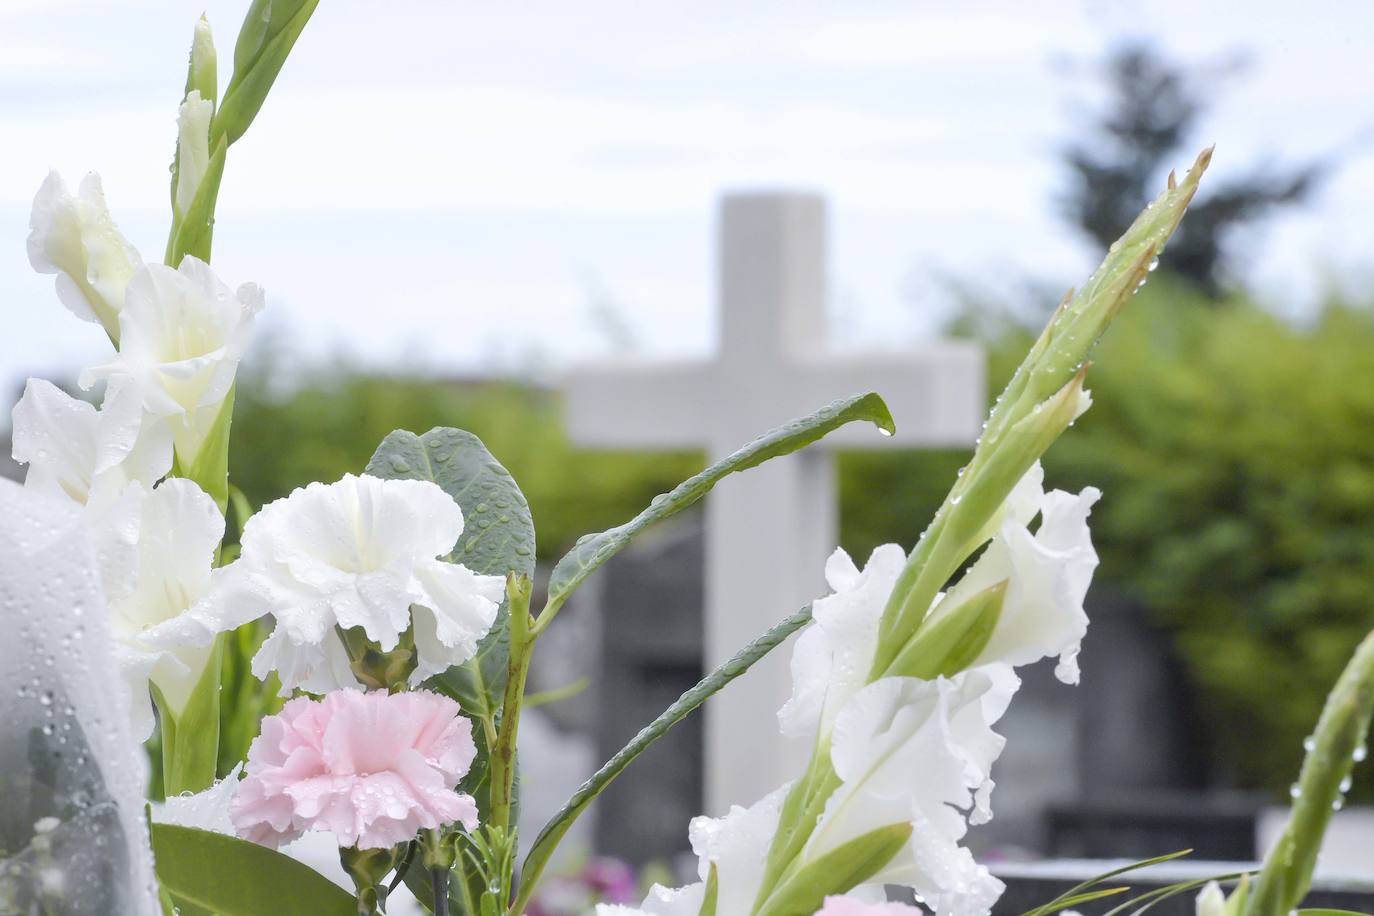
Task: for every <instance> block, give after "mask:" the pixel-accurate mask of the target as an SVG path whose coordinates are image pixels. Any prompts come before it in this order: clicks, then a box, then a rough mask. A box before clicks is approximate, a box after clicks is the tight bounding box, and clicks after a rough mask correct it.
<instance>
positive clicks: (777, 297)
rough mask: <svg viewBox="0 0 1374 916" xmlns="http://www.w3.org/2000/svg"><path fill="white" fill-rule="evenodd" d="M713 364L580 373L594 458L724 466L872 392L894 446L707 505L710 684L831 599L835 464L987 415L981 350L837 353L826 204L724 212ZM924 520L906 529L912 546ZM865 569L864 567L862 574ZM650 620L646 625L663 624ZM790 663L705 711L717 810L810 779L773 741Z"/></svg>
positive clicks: (576, 437) (806, 455) (583, 429)
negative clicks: (782, 625)
mask: <svg viewBox="0 0 1374 916" xmlns="http://www.w3.org/2000/svg"><path fill="white" fill-rule="evenodd" d="M718 232H719V242H718V246H719V247H718V248H717V252H716V254H717V259H718V260H717V267H718V276H719V290H718V296H719V310H720V343H719V355H718V356H717V357H716V358H714V359H711V360H706V361H683V362H676V363H663V362H658V363H654V364H647V363H643V362H640V363H638V364H636V363H634V362H621V363H617V364H615V365H601V366H596V367H585V368H582V369H578V370H576V371H574V372H573V373H571V376H570V378H569V379H568V388H567V411H568V414H567V418H568V429H569V431H570V435H571V437H572V439H573V441H574V442H575V443H577V444H578V445H581V446H584V447H590V448H599V449H662V450H667V449H684V450H685V449H701V448H704V449H705V450H706V453H707V457H708V460H715V459H717V458H721V457H724V456H725V455H727V454H729V453H730V452H732V451H734V450H735V449H736V448H738V447H740V446H741V445H744V444H745V443H747V442H748V441H750V440H751V439H753V438H754V437H755V436H758V435H760V434H761V433H763V432H765V431H767V430H768V429H771V428H772V427H774V426H777V425H779V424H781V423H784V422H786V421H787V420H790V419H793V418H795V417H799V416H803V415H805V414H808V413H811V412H812V411H815V410H817V409H819V408H820V407H823V406H824V405H826V404H828V403H829V402H831V401H833V400H835V399H836V398H839V397H844V396H847V395H852V394H857V393H860V392H864V391H877V392H878V393H879V394H881V395H882V396H883V398H884V399H885V400H886V401H887V403H888V405H889V407H891V409H892V413H893V416H894V418H895V420H896V422H897V435H896V436H895V437H892V438H887V437H884V436H881V435H879V434H878V431H877V430H876V429H874V428H873V427H872V426H870V425H868V424H859V423H855V424H851V425H849V426H845V427H843V428H841V429H840V430H837V431H836V432H833V433H831V434H830V435H829V436H828V437H826V438H825V439H824V440H822V441H821V442H819V443H816V444H814V445H812V446H810V447H809V448H807V449H806V450H805V451H804V452H801V453H796V454H793V455H789V456H787V457H785V458H775V459H773V460H772V461H769V462H767V463H766V464H764V465H762V466H761V467H758V468H754V469H752V470H749V471H746V472H744V473H742V474H736V475H731V476H730V477H727V478H726V479H725V480H723V481H721V482H720V483H719V484H718V485H717V486H716V488H715V490H714V491H713V492H712V494H711V495H710V496H709V497H708V498H707V500H706V559H705V567H706V568H705V575H706V589H705V594H706V608H705V614H706V617H705V646H706V658H705V659H704V662H705V667H706V670H710V669H711V668H712V667H714V666H716V665H717V664H719V663H721V662H722V661H724V660H726V659H728V658H729V657H730V656H731V655H733V654H734V653H735V652H736V651H737V650H738V649H739V648H740V647H741V646H743V645H744V644H745V643H747V642H748V641H750V640H752V639H754V638H755V637H756V636H758V635H760V634H761V633H763V632H764V631H766V630H767V629H768V628H769V627H771V626H772V625H773V624H775V623H777V622H778V621H779V620H781V619H782V618H783V617H785V616H787V615H788V614H791V613H792V612H794V611H795V610H797V608H799V607H801V606H803V605H804V604H806V603H807V602H808V601H810V600H812V599H813V598H816V597H818V596H820V595H822V594H824V593H825V591H826V589H825V582H824V567H825V561H826V557H827V556H828V555H829V554H830V553H831V551H833V550H834V549H835V545H836V541H837V524H836V522H837V512H838V499H837V493H836V481H835V470H834V462H833V460H832V457H831V455H830V450H832V449H835V448H876V447H887V448H894V447H895V448H908V449H910V448H919V447H938V446H959V445H967V444H970V443H972V442H973V441H974V439H975V438H976V436H977V434H978V429H979V423H980V421H981V419H982V416H983V414H984V410H985V407H986V404H985V401H984V394H983V390H984V383H983V357H982V352H981V351H980V350H979V349H978V348H977V347H976V346H974V345H972V344H969V343H962V342H952V341H935V342H931V343H927V344H925V345H923V346H920V347H918V348H914V349H908V350H889V351H879V352H869V353H845V354H839V353H832V352H829V351H828V349H827V345H826V300H827V287H826V266H825V261H826V205H825V201H824V199H823V198H821V197H820V196H818V195H814V194H800V193H743V194H729V195H726V196H725V197H724V199H723V200H722V202H721V204H720V209H719V223H718ZM926 521H928V520H927V519H919V518H913V519H911V535H912V536H913V537H914V536H915V535H916V533H917V532H918V531H919V530H920V528H921V526H923V525H924V524H925V523H926ZM865 559H866V558H865V557H856V558H855V560H856V562H858V563H859V564H860V565H862V563H863V562H864V560H865ZM653 610H654V609H653V608H644V609H643V611H644V613H653ZM789 655H790V652H789V651H787V650H786V649H785V648H779V649H778V650H775V651H774V652H773V653H771V654H770V655H769V656H768V657H767V658H765V659H764V660H763V661H761V662H760V663H758V664H756V665H755V666H754V668H753V669H751V670H750V671H749V672H748V673H747V674H746V675H745V676H744V677H742V678H740V679H739V680H738V681H736V682H735V683H733V684H731V685H730V686H729V687H727V688H726V689H725V690H724V691H723V692H722V693H720V694H719V695H717V696H716V697H715V698H714V699H713V700H711V701H710V702H708V703H707V704H706V710H705V711H706V749H705V750H706V755H705V760H706V774H705V787H706V799H705V801H706V812H707V813H708V814H713V815H718V814H722V813H724V812H725V811H726V810H727V809H728V807H729V805H731V804H742V805H747V804H751V803H753V802H754V801H755V800H756V799H758V798H759V797H760V796H762V795H763V794H765V793H766V792H768V791H770V790H772V789H774V788H776V787H777V786H778V785H780V784H781V783H782V782H784V781H785V780H787V779H792V778H795V777H797V776H799V775H800V774H801V768H802V766H803V765H804V763H805V759H806V754H807V753H808V751H809V748H808V747H805V746H797V745H802V744H804V742H795V741H789V740H787V739H784V738H782V737H781V736H780V735H779V734H778V729H777V720H776V718H775V717H776V713H777V710H778V707H779V706H781V705H782V703H783V702H784V701H785V700H786V698H787V696H788V695H789V693H790V689H791V688H790V676H789V672H788V663H787V659H788V656H789Z"/></svg>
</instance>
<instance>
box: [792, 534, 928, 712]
mask: <svg viewBox="0 0 1374 916" xmlns="http://www.w3.org/2000/svg"><path fill="white" fill-rule="evenodd" d="M905 563H906V552H905V551H904V550H903V549H902V548H901V547H900V546H898V545H896V544H884V545H882V546H881V547H878V548H877V549H875V550H874V551H873V553H872V555H871V556H869V558H868V563H867V564H865V566H864V568H863V571H862V572H860V571H859V569H858V568H857V567H856V566H855V565H854V562H853V560H851V559H850V558H849V554H847V553H845V552H844V551H843V550H840V549H836V550H835V552H834V553H833V554H831V555H830V558H829V559H828V560H827V561H826V564H825V578H826V582H827V583H828V584H829V585H830V587H831V588H832V589H833V590H834V591H833V592H832V593H831V594H829V595H827V596H826V597H824V598H820V599H818V600H816V601H815V602H813V603H812V619H813V621H814V622H813V623H812V625H811V626H810V627H808V628H807V629H806V631H805V632H804V633H802V635H801V636H800V637H798V639H797V646H796V648H795V649H794V650H793V654H792V697H791V699H789V700H788V701H787V703H786V704H784V706H783V707H782V709H780V710H779V711H778V723H779V726H780V727H781V730H782V733H783V734H784V735H789V736H801V737H809V736H812V735H815V734H816V732H817V729H825V730H828V729H829V728H830V725H831V722H832V721H833V720H834V717H835V714H836V712H837V711H838V710H839V709H840V707H841V706H843V705H844V703H845V702H846V701H847V700H848V699H849V698H850V697H851V696H853V695H854V694H855V693H856V692H857V691H858V690H859V689H860V688H861V687H863V685H864V684H865V683H866V682H867V680H868V674H869V669H870V668H871V667H872V665H873V656H874V653H875V652H876V651H877V645H878V626H879V624H880V623H881V621H882V615H883V608H884V607H885V606H886V604H887V599H888V596H889V595H891V594H892V588H893V586H894V585H895V584H896V582H897V577H898V576H899V575H900V574H901V571H902V567H903V566H904V565H905Z"/></svg>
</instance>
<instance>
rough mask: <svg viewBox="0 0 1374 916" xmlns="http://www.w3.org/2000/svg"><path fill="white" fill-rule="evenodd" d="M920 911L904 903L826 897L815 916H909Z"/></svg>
mask: <svg viewBox="0 0 1374 916" xmlns="http://www.w3.org/2000/svg"><path fill="white" fill-rule="evenodd" d="M912 913H916V914H920V913H921V910H919V909H917V908H916V907H914V906H909V905H908V904H905V903H864V902H863V901H862V900H855V899H854V898H853V897H826V898H825V906H823V907H821V908H820V909H819V910H817V911H816V916H911V914H912Z"/></svg>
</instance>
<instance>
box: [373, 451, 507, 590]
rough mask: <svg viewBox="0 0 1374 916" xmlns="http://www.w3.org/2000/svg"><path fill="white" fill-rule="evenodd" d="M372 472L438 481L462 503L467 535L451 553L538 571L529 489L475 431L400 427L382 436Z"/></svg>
mask: <svg viewBox="0 0 1374 916" xmlns="http://www.w3.org/2000/svg"><path fill="white" fill-rule="evenodd" d="M365 473H367V474H370V475H372V476H373V477H381V478H384V479H387V480H429V481H433V482H434V483H437V484H438V485H439V486H440V487H442V488H443V490H444V492H445V493H447V494H448V495H449V496H452V497H453V498H454V500H456V501H457V503H458V505H459V506H461V507H462V509H463V523H464V524H463V535H462V537H460V538H459V539H458V543H457V544H456V545H454V549H453V552H452V553H451V554H450V555H449V556H448V557H447V559H448V560H449V561H450V562H453V563H462V564H463V565H464V566H466V567H467V568H468V569H471V570H472V571H473V572H478V573H482V574H483V575H488V576H504V575H506V573H510V572H514V573H519V574H521V575H525V576H533V575H534V522H533V520H531V518H530V507H529V503H527V502H526V501H525V494H523V493H521V492H520V487H519V486H517V485H516V483H515V480H514V479H513V478H512V477H511V476H510V472H509V471H507V470H506V469H505V468H504V467H503V466H502V465H501V462H499V461H497V460H496V459H495V458H494V457H493V456H492V454H491V452H489V451H487V447H486V446H485V445H483V444H482V440H481V439H478V438H477V437H476V436H474V435H473V434H472V433H470V432H466V431H465V430H461V429H452V428H450V427H442V426H441V427H436V428H435V429H431V430H430V431H429V432H427V433H425V434H424V435H423V436H417V435H415V434H414V433H412V432H407V431H406V430H403V429H398V430H396V431H395V432H393V433H392V434H391V435H389V436H387V437H386V438H385V439H383V440H382V444H381V445H379V446H378V447H377V451H376V452H375V453H373V455H372V459H371V460H370V461H368V463H367V470H366V472H365Z"/></svg>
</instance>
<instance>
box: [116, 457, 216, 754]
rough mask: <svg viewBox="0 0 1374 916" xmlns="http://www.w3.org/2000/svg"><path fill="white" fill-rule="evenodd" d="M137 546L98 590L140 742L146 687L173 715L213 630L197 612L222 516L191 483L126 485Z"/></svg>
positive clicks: (147, 716) (146, 729) (146, 719)
mask: <svg viewBox="0 0 1374 916" xmlns="http://www.w3.org/2000/svg"><path fill="white" fill-rule="evenodd" d="M129 492H130V494H131V505H132V508H134V509H135V510H136V514H135V516H134V518H135V524H136V526H137V538H136V541H135V542H134V543H132V544H130V545H128V554H127V556H128V557H129V559H130V563H129V565H128V566H127V567H126V569H127V574H126V575H125V576H124V577H122V578H121V579H120V580H119V581H115V582H107V583H106V584H105V588H106V593H107V597H108V599H109V603H110V630H111V634H112V635H113V636H114V639H115V642H116V646H117V650H118V657H119V662H120V668H121V671H122V672H123V674H124V676H125V678H126V679H127V680H128V681H129V684H130V687H131V691H132V695H133V707H134V708H133V710H132V715H133V721H134V724H135V728H136V729H137V731H136V734H135V737H136V738H138V739H139V740H143V739H145V738H147V737H148V736H149V735H150V734H151V732H152V718H151V713H150V712H149V711H148V705H147V702H146V698H147V694H148V683H149V682H150V681H151V682H152V683H154V684H156V685H157V686H158V689H159V690H160V691H161V692H162V695H163V697H164V698H165V699H166V700H167V702H168V704H169V705H170V706H171V708H172V709H171V711H172V712H178V711H179V710H180V709H181V707H182V706H183V705H184V704H185V702H186V700H187V698H188V697H189V696H190V694H191V691H192V689H193V688H194V687H195V684H196V682H197V681H198V680H199V679H200V675H201V673H202V672H203V671H204V668H205V663H206V661H207V659H208V658H209V652H210V648H209V647H210V644H211V643H212V641H213V639H214V632H213V631H212V630H210V629H209V628H207V627H205V626H203V625H201V624H200V623H199V619H198V616H197V613H196V611H195V609H196V606H197V605H198V604H199V603H200V602H202V601H203V600H204V599H205V597H206V595H207V594H208V593H209V591H210V583H211V572H210V570H211V565H212V564H213V562H214V558H215V550H216V548H218V546H219V543H220V540H221V539H222V538H223V537H224V517H223V516H222V515H220V513H219V509H218V507H216V506H215V502H214V500H212V499H211V498H210V497H209V496H207V495H206V494H205V493H204V492H203V491H202V490H201V489H200V488H199V487H198V486H196V485H195V483H193V482H192V481H189V480H184V479H181V478H173V479H171V480H167V481H165V482H164V483H163V484H162V485H161V486H159V487H157V489H155V490H153V491H152V492H151V493H147V492H146V491H143V490H142V488H141V487H139V486H138V485H137V484H134V485H131V487H130V490H129Z"/></svg>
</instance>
